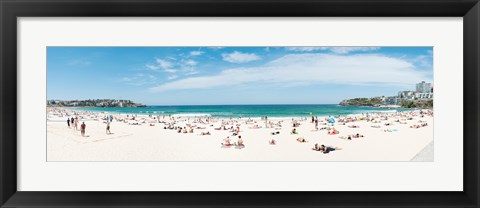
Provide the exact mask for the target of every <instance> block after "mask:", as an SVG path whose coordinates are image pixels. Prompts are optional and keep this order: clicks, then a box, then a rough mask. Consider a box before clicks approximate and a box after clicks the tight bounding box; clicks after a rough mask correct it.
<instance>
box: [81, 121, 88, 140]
mask: <svg viewBox="0 0 480 208" xmlns="http://www.w3.org/2000/svg"><path fill="white" fill-rule="evenodd" d="M86 127H87V125H85V122H82V125H80V133H81V134H82V137H84V136H85V128H86Z"/></svg>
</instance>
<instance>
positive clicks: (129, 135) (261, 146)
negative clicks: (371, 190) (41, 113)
mask: <svg viewBox="0 0 480 208" xmlns="http://www.w3.org/2000/svg"><path fill="white" fill-rule="evenodd" d="M74 111H75V109H74V108H47V115H48V117H47V160H48V161H433V116H432V114H433V112H431V111H429V110H422V113H420V110H415V111H408V112H401V113H399V112H397V113H375V114H370V115H368V116H366V115H351V116H344V117H339V118H335V120H336V122H335V123H333V125H332V124H330V123H328V122H327V121H328V120H329V119H330V118H329V117H320V116H319V117H318V121H319V122H318V123H319V124H318V130H316V129H315V123H312V120H311V117H295V118H268V120H267V122H266V121H265V120H264V119H261V118H253V119H249V118H232V119H230V118H206V117H202V118H193V117H189V118H187V117H175V118H174V117H169V116H167V115H164V116H163V115H162V116H155V115H151V116H148V115H138V116H136V117H135V116H134V115H129V116H128V117H127V115H121V114H108V113H107V114H104V113H93V112H82V111H75V112H74ZM75 114H76V115H75ZM110 116H111V118H112V121H111V122H110V130H111V134H107V133H106V127H107V120H105V118H110ZM72 117H78V129H77V130H74V128H73V124H71V125H72V127H68V126H67V118H72ZM133 117H135V120H133ZM82 122H84V123H85V125H86V132H85V137H82V136H81V134H80V130H79V129H80V124H81V123H82ZM294 123H297V124H298V126H296V127H294ZM189 126H190V127H189ZM175 127H177V129H175ZM178 127H182V128H185V127H187V128H186V132H187V133H183V129H182V130H181V133H178ZM224 127H225V129H227V130H223V129H224ZM232 127H233V129H230V128H232ZM237 127H238V128H239V129H240V132H238V135H240V136H241V138H242V140H243V143H244V146H243V148H239V147H240V146H234V143H235V142H238V135H235V136H234V133H235V131H236V130H237ZM417 127H418V128H417ZM169 128H172V129H169ZM216 128H217V129H218V128H221V130H216ZM294 128H295V129H296V131H297V132H298V133H297V134H291V132H292V130H293V129H294ZM333 128H334V129H335V130H336V131H338V134H334V135H330V134H329V132H332V131H334V129H333ZM192 130H193V133H189V132H191V131H192ZM202 132H203V133H206V132H209V133H210V135H202ZM272 132H274V133H275V135H272ZM356 134H359V135H360V136H363V137H359V138H355V135H356ZM352 135H353V136H352ZM349 136H350V137H351V140H349V139H348V137H349ZM227 137H229V138H230V140H231V144H232V146H229V147H226V146H223V145H222V143H225V140H224V139H225V138H227ZM300 137H303V138H304V139H305V140H306V141H307V142H299V141H297V139H298V138H300ZM272 139H273V140H275V144H271V140H272ZM315 144H318V145H322V144H323V145H325V146H330V147H339V148H341V150H339V149H337V150H335V151H330V152H328V153H324V152H322V151H314V150H312V148H314V145H315Z"/></svg>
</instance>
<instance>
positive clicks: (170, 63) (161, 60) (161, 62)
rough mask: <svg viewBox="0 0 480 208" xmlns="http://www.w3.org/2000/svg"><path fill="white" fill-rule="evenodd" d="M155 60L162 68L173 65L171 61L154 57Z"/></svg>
mask: <svg viewBox="0 0 480 208" xmlns="http://www.w3.org/2000/svg"><path fill="white" fill-rule="evenodd" d="M155 61H157V63H158V65H159V66H160V67H162V68H163V69H169V68H170V67H172V66H173V63H172V62H170V61H167V60H163V59H159V58H156V59H155Z"/></svg>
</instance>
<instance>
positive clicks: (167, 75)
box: [46, 46, 434, 162]
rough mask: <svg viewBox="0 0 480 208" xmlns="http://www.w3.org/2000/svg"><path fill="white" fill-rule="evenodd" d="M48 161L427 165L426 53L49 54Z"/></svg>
mask: <svg viewBox="0 0 480 208" xmlns="http://www.w3.org/2000/svg"><path fill="white" fill-rule="evenodd" d="M46 50H47V89H46V91H47V100H46V126H47V140H46V149H47V154H46V160H47V161H50V162H56V161H72V162H74V161H91V162H108V161H118V162H122V161H125V162H127V161H128V162H135V161H137V162H141V161H148V162H168V161H171V162H192V161H198V162H327V161H330V162H342V161H348V162H365V161H369V162H394V161H398V162H433V161H434V134H433V128H434V118H433V115H434V113H433V103H434V102H433V99H434V91H433V88H434V80H433V47H424V46H422V47H415V46H412V47H382V46H378V47H371V46H368V47H358V46H355V47H353V46H352V47H344V46H339V47H331V46H295V47H293V46H292V47H279V46H273V47H268V46H258V47H257V46H255V47H253V46H252V47H232V46H225V47H220V46H214V47H213V46H195V47H101V46H99V47H47V49H46Z"/></svg>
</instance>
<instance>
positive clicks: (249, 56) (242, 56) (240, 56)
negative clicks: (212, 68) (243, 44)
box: [222, 51, 260, 64]
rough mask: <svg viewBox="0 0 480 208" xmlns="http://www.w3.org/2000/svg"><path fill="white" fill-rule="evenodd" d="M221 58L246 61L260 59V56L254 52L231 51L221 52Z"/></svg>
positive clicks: (230, 60)
mask: <svg viewBox="0 0 480 208" xmlns="http://www.w3.org/2000/svg"><path fill="white" fill-rule="evenodd" d="M222 57H223V60H224V61H228V62H231V63H237V64H238V63H246V62H250V61H256V60H260V57H259V56H257V55H256V54H254V53H241V52H238V51H235V52H233V53H224V54H222Z"/></svg>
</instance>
